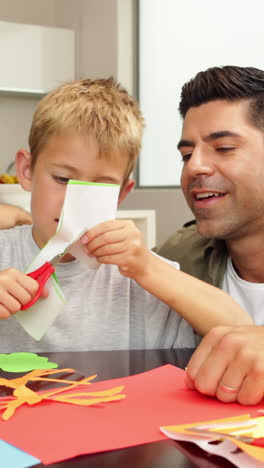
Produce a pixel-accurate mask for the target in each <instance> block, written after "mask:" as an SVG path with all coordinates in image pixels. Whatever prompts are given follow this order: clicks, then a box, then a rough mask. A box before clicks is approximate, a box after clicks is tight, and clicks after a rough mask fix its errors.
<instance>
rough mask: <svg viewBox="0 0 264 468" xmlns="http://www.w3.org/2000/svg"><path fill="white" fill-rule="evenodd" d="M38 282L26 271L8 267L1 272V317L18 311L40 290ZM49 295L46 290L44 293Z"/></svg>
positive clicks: (4, 317)
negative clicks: (22, 271)
mask: <svg viewBox="0 0 264 468" xmlns="http://www.w3.org/2000/svg"><path fill="white" fill-rule="evenodd" d="M38 287H39V286H38V283H37V281H35V280H34V279H33V278H30V276H27V275H26V274H25V273H21V271H18V270H16V269H15V268H8V269H7V270H2V271H1V272H0V319H6V318H8V317H10V315H13V314H15V313H16V312H18V311H19V310H20V309H21V307H22V305H25V304H27V303H28V302H29V301H31V299H32V298H33V297H34V296H35V294H36V293H37V291H38ZM42 295H43V296H47V291H46V290H45V291H44V293H43V294H42Z"/></svg>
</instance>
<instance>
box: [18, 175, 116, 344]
mask: <svg viewBox="0 0 264 468" xmlns="http://www.w3.org/2000/svg"><path fill="white" fill-rule="evenodd" d="M119 189H120V187H119V185H114V184H95V183H90V182H80V181H76V180H70V181H69V182H68V184H67V189H66V194H65V200H64V205H63V208H62V211H61V215H60V219H59V223H58V229H57V232H56V234H55V235H54V236H53V237H52V238H51V239H50V240H49V241H48V243H47V244H46V245H45V246H44V247H43V249H42V250H41V251H40V252H39V254H38V255H37V256H36V258H35V259H34V260H33V261H32V263H31V265H30V266H29V267H28V269H27V271H26V273H30V272H32V271H34V270H36V269H37V268H39V267H40V266H42V265H43V264H44V263H45V262H47V261H50V260H51V259H52V258H53V257H55V256H56V255H58V254H60V253H61V252H63V251H64V250H65V248H66V247H67V246H68V245H69V244H70V243H71V242H73V241H75V240H76V241H77V240H78V239H79V238H80V236H81V235H83V234H84V232H85V231H86V230H87V229H90V228H91V227H93V226H95V225H96V224H98V223H102V222H104V221H108V220H110V219H114V218H116V209H117V203H118V195H119ZM70 252H71V253H72V255H73V256H74V257H76V258H78V259H79V260H80V261H81V262H83V263H85V264H86V265H87V268H97V267H98V266H99V264H98V262H97V261H96V260H95V259H93V258H90V257H88V255H86V254H85V253H84V252H83V250H82V247H81V246H80V245H77V244H75V245H74V246H73V247H72V248H71V250H70ZM46 287H47V289H48V291H49V296H48V297H46V298H40V299H39V300H38V301H37V302H36V303H35V304H34V305H33V306H31V307H30V308H29V309H27V310H23V311H19V312H17V314H16V319H17V320H18V322H19V323H20V325H21V326H22V327H23V328H24V329H25V330H26V332H27V333H28V334H29V335H30V336H32V338H34V339H35V340H37V341H38V340H40V339H41V338H42V337H43V335H44V334H45V333H46V331H47V329H48V328H49V326H50V325H51V324H52V322H53V321H54V320H55V318H56V317H57V315H58V314H59V313H60V312H62V310H63V308H64V303H65V298H64V294H63V292H62V290H61V288H60V285H59V283H58V281H57V279H56V275H54V274H53V275H52V276H51V277H50V278H49V280H48V281H47V283H46Z"/></svg>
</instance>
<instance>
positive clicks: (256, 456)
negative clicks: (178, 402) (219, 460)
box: [161, 414, 264, 468]
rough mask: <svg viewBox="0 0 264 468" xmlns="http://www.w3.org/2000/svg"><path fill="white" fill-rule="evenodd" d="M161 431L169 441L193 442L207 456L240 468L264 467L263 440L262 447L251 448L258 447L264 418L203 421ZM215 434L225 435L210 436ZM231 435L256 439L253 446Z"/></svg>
mask: <svg viewBox="0 0 264 468" xmlns="http://www.w3.org/2000/svg"><path fill="white" fill-rule="evenodd" d="M195 428H198V429H201V430H204V431H206V429H208V430H210V434H207V435H206V433H205V432H204V433H201V434H199V433H197V432H195V431H193V432H192V429H195ZM161 431H162V432H163V433H164V434H165V435H167V436H168V437H169V438H171V439H174V440H178V441H186V442H193V443H195V444H196V445H198V446H199V447H200V448H202V449H203V450H205V451H208V452H209V453H213V454H215V455H218V456H222V457H224V458H226V459H227V460H229V461H230V462H232V463H233V464H234V465H235V466H238V467H240V468H242V467H245V468H255V467H259V466H263V462H264V447H263V445H262V444H263V439H259V440H260V444H261V446H257V445H254V444H257V443H258V439H257V438H263V437H264V417H263V416H262V417H257V418H251V417H250V415H249V414H244V415H240V416H237V417H231V418H225V419H218V420H214V421H204V422H202V423H201V422H200V423H193V424H182V425H174V426H165V427H161ZM214 431H216V432H217V431H219V432H221V433H226V435H225V436H222V435H221V437H220V436H219V435H217V434H216V435H213V434H212V433H213V432H214ZM232 435H243V436H248V437H253V438H256V439H255V442H253V443H251V444H250V443H244V442H241V441H239V440H237V439H235V438H233V437H232ZM219 439H220V440H223V442H222V443H219V444H217V445H214V444H210V442H211V441H212V440H219ZM235 447H239V448H240V449H241V450H242V453H241V452H236V451H235V450H234V448H235Z"/></svg>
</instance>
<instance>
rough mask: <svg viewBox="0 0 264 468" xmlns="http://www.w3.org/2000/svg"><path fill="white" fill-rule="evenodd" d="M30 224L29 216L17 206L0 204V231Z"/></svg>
mask: <svg viewBox="0 0 264 468" xmlns="http://www.w3.org/2000/svg"><path fill="white" fill-rule="evenodd" d="M22 224H32V218H31V214H30V213H29V212H28V211H25V210H23V208H20V207H18V206H13V205H3V204H0V229H10V228H13V227H15V226H21V225H22Z"/></svg>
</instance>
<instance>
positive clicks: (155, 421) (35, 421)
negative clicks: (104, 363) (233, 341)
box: [0, 365, 264, 464]
mask: <svg viewBox="0 0 264 468" xmlns="http://www.w3.org/2000/svg"><path fill="white" fill-rule="evenodd" d="M184 378H185V372H184V371H182V370H181V369H178V368H176V367H174V366H171V365H166V366H163V367H159V368H157V369H154V370H151V371H148V372H145V373H143V374H138V375H134V376H130V377H126V378H121V379H115V380H111V381H109V380H108V381H104V382H98V383H95V384H93V385H92V386H91V385H90V386H89V390H93V391H99V390H104V389H107V388H109V387H110V386H111V387H112V386H119V385H124V386H125V389H124V393H125V394H126V398H125V399H123V400H121V401H118V402H113V403H108V404H107V405H104V404H100V405H97V406H94V407H79V406H74V405H70V404H61V403H57V402H52V401H44V402H42V403H41V404H39V405H35V406H32V407H29V406H23V407H21V408H19V409H18V410H17V412H16V414H15V415H14V417H13V418H11V419H10V420H9V421H3V420H0V438H2V439H4V440H5V441H6V442H8V443H10V444H12V445H15V446H16V447H18V448H20V449H21V450H24V451H25V452H28V453H30V454H31V455H33V456H35V457H37V458H39V459H40V460H42V462H43V463H45V464H49V463H56V462H59V461H61V460H65V459H68V458H72V457H75V456H77V455H82V454H88V453H95V452H101V451H106V450H113V449H120V448H125V447H130V446H134V445H139V444H144V443H148V442H156V441H160V440H165V439H167V438H166V436H165V435H163V434H162V433H161V432H160V430H159V428H160V426H168V425H175V424H184V423H191V422H198V421H204V420H205V419H208V416H209V415H210V419H217V418H224V417H229V416H235V415H240V414H242V413H243V412H244V413H253V415H254V412H256V411H254V410H257V409H260V408H263V407H264V405H263V404H259V405H256V406H255V407H254V408H252V407H251V406H247V407H245V406H241V405H238V404H235V403H234V404H225V403H221V402H218V401H217V400H216V399H214V398H209V397H205V396H203V395H200V394H199V393H198V392H196V391H194V390H190V389H187V388H186V386H185V383H184Z"/></svg>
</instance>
